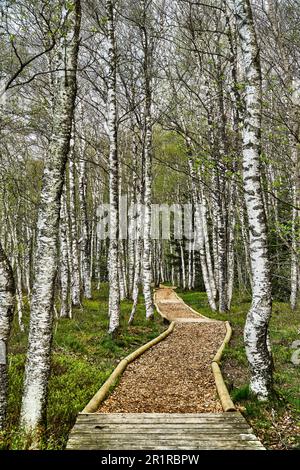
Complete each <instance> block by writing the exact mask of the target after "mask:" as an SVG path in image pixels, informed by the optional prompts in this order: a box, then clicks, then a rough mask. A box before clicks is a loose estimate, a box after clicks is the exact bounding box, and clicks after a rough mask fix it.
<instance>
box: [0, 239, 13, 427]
mask: <svg viewBox="0 0 300 470" xmlns="http://www.w3.org/2000/svg"><path fill="white" fill-rule="evenodd" d="M14 302H15V284H14V277H13V271H12V267H11V265H10V262H9V260H8V258H7V256H6V255H5V253H4V251H3V247H2V244H1V242H0V432H1V431H3V430H4V427H5V421H6V411H7V392H8V358H7V343H8V339H9V334H10V329H11V323H12V319H13V311H14Z"/></svg>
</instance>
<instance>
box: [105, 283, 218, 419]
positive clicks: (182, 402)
mask: <svg viewBox="0 0 300 470" xmlns="http://www.w3.org/2000/svg"><path fill="white" fill-rule="evenodd" d="M156 302H157V305H158V308H159V310H160V311H161V312H162V313H163V315H164V316H166V317H167V318H168V319H169V320H170V321H176V325H175V328H174V330H173V332H172V333H171V334H170V335H169V336H168V337H167V338H166V339H164V340H163V341H161V342H160V343H158V344H157V345H155V347H153V348H151V349H149V350H148V351H146V352H145V353H144V354H143V355H142V356H140V357H139V358H138V359H137V360H135V361H134V362H133V363H131V364H129V365H128V367H127V368H126V370H125V372H124V374H123V375H122V377H121V380H120V383H119V384H118V386H117V387H116V388H115V389H114V391H113V393H112V394H111V395H110V396H109V397H108V398H107V400H106V401H105V402H104V403H103V404H102V406H101V407H100V409H99V413H221V412H222V406H221V403H220V402H219V399H218V397H217V391H216V386H215V380H214V376H213V373H212V370H211V362H212V360H213V357H214V355H215V354H216V352H217V350H218V349H219V347H220V346H221V344H222V341H223V339H224V337H225V334H226V328H225V325H224V323H223V322H218V321H207V319H206V318H203V317H200V316H199V315H197V314H195V313H193V312H192V311H191V309H190V308H189V307H187V306H186V305H185V304H184V303H183V302H182V301H181V300H180V299H178V298H177V297H176V296H175V294H174V292H173V291H172V290H171V289H160V290H159V291H158V292H157V298H156ZM186 320H187V322H186ZM177 322H179V323H177Z"/></svg>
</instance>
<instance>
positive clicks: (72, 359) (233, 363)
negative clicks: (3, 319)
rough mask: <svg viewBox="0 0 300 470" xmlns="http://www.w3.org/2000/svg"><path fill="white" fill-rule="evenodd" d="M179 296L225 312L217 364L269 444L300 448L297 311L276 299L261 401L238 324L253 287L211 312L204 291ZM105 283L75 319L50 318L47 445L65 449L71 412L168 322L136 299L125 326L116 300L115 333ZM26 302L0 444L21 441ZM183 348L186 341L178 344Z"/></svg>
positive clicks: (13, 344) (16, 332) (14, 445)
mask: <svg viewBox="0 0 300 470" xmlns="http://www.w3.org/2000/svg"><path fill="white" fill-rule="evenodd" d="M178 293H179V295H180V296H181V297H182V298H183V300H184V301H185V302H186V303H187V304H189V305H191V307H193V308H194V309H195V310H197V311H201V313H202V314H204V315H206V316H207V317H211V318H214V319H219V320H227V319H228V320H229V321H230V323H231V325H232V326H233V329H234V334H233V338H232V340H231V342H230V347H228V348H227V349H226V351H225V354H224V356H223V357H224V360H223V364H222V370H223V372H224V376H225V377H226V381H227V385H228V388H229V389H230V392H231V395H232V398H233V400H234V401H235V403H236V404H237V406H238V407H240V409H242V410H243V414H244V415H245V417H246V419H247V420H248V421H249V422H250V423H251V425H252V427H253V428H254V430H255V433H256V434H257V435H258V436H259V437H260V439H261V440H262V442H263V444H264V445H265V446H266V447H267V448H269V449H296V448H300V426H299V424H300V390H299V388H300V386H299V384H300V366H296V365H293V364H292V363H291V350H290V345H291V343H292V342H293V341H294V340H295V339H299V333H298V330H299V326H300V311H299V310H298V311H296V312H291V310H290V308H289V306H288V305H287V304H286V303H279V302H275V303H274V308H273V318H272V322H271V338H272V346H273V353H274V359H275V387H276V390H277V393H278V398H275V399H274V400H272V401H270V402H268V403H266V404H262V403H259V402H257V401H256V400H254V399H253V398H252V397H251V396H250V395H249V390H248V386H247V383H248V379H249V376H248V370H247V360H246V357H245V353H244V349H243V338H242V331H243V325H244V321H245V317H246V313H247V311H248V309H249V305H250V295H249V294H243V295H241V294H240V295H237V294H236V295H235V296H234V299H233V306H232V310H231V312H230V313H228V314H226V315H221V314H218V313H216V314H213V313H212V312H211V311H210V309H209V307H208V305H207V300H206V295H205V294H204V293H201V292H178ZM107 298H108V289H107V285H106V284H103V285H102V286H101V291H100V292H98V291H94V294H93V300H89V301H85V302H84V305H83V309H77V310H75V311H74V318H73V320H71V321H70V320H68V319H59V320H55V322H54V336H53V358H52V372H51V379H50V387H49V403H48V427H47V443H46V441H45V444H44V448H45V449H63V448H64V447H65V444H66V441H67V438H68V434H69V431H70V429H71V428H72V427H73V425H74V423H75V420H76V416H77V414H78V412H79V411H81V410H82V409H83V408H84V406H85V405H86V404H87V403H88V401H89V400H90V398H91V397H92V396H93V395H94V394H95V392H96V391H97V390H98V389H99V388H100V386H101V385H102V384H103V383H104V382H105V380H106V379H107V377H108V376H109V375H110V374H111V372H112V370H113V369H114V368H115V367H116V365H117V364H118V362H119V361H120V360H121V359H122V358H123V357H125V356H126V355H127V354H129V353H130V352H132V351H134V350H135V349H137V348H138V347H139V346H140V345H142V344H145V343H146V342H147V341H150V340H151V339H152V338H154V337H156V336H157V335H159V334H160V333H161V332H162V331H164V330H165V329H166V325H165V324H164V323H163V320H162V318H161V317H160V316H159V315H156V317H155V320H154V321H153V322H151V323H150V324H149V322H147V321H146V320H145V313H144V305H143V300H142V297H141V299H140V302H139V305H138V310H137V316H136V322H135V325H134V326H132V327H128V326H127V320H128V317H129V315H130V310H131V302H130V301H124V302H122V305H121V312H122V320H121V329H120V334H119V336H118V338H117V339H116V340H115V341H112V339H111V338H110V337H109V336H108V335H107V324H108V320H107ZM28 320H29V315H28V307H27V308H26V311H25V312H24V321H25V332H24V333H22V332H20V329H19V327H18V324H17V321H16V319H15V321H14V326H13V331H12V335H11V341H10V351H9V353H10V354H9V366H10V367H9V369H10V389H9V413H8V419H9V432H8V433H7V435H5V436H2V438H1V436H0V449H7V448H10V449H18V448H20V439H19V435H18V431H17V425H18V417H19V412H20V405H21V396H22V385H23V372H24V363H25V356H26V348H27V335H28ZM182 352H183V353H184V349H183V351H182Z"/></svg>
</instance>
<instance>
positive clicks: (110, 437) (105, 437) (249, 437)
mask: <svg viewBox="0 0 300 470" xmlns="http://www.w3.org/2000/svg"><path fill="white" fill-rule="evenodd" d="M71 437H72V438H74V439H81V438H91V439H93V440H94V439H96V440H97V441H98V442H103V441H114V440H117V441H120V440H124V439H126V440H128V441H130V440H134V441H135V442H136V441H140V440H142V441H144V440H145V439H159V440H163V441H165V440H167V441H172V442H175V441H185V440H187V441H198V440H204V441H211V440H213V441H215V440H217V441H224V442H228V441H258V439H257V437H256V436H255V435H254V434H241V433H240V434H231V435H228V436H224V435H222V434H218V433H215V434H211V435H210V434H199V433H198V434H197V433H189V434H178V435H177V434H176V435H174V434H173V435H168V434H162V433H159V434H155V433H152V434H151V433H149V434H147V435H145V434H143V435H141V434H139V433H137V434H134V435H128V434H125V433H123V434H119V433H115V434H104V433H103V434H102V435H100V436H96V435H95V434H94V433H91V432H78V433H76V432H73V433H72V435H71ZM258 442H259V441H258Z"/></svg>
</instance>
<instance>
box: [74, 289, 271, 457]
mask: <svg viewBox="0 0 300 470" xmlns="http://www.w3.org/2000/svg"><path fill="white" fill-rule="evenodd" d="M155 301H156V306H157V309H158V310H159V312H160V314H161V315H162V316H163V317H165V318H167V319H168V320H170V321H173V322H175V327H174V329H173V332H172V333H171V334H170V335H169V336H167V337H166V338H165V339H164V340H163V341H161V342H160V343H158V344H156V345H155V346H153V347H152V348H151V349H148V350H147V351H146V352H145V353H144V354H143V355H142V356H140V357H139V358H138V359H136V360H135V361H134V362H132V363H130V364H129V365H128V366H127V368H126V370H125V372H124V374H123V376H122V377H121V380H120V383H119V385H118V386H117V387H116V388H115V390H114V391H113V393H112V394H111V395H110V396H109V397H108V398H107V399H106V401H104V403H102V405H101V407H100V409H99V410H98V412H96V413H85V412H82V413H79V415H78V417H77V420H76V424H75V426H74V428H73V429H72V431H71V433H70V436H69V440H68V444H67V449H77V450H164V449H166V450H172V449H175V450H212V449H215V450H225V449H235V450H263V449H264V447H263V446H262V444H261V442H260V441H259V440H258V439H257V437H256V436H255V435H254V434H253V431H252V429H251V428H249V425H248V423H247V422H246V420H245V419H244V418H243V416H242V415H241V413H239V412H236V411H235V412H226V413H224V412H222V407H221V404H220V402H219V400H218V398H217V391H216V388H215V383H214V377H213V374H212V372H211V361H212V359H213V357H214V355H215V353H216V351H217V349H218V348H219V346H220V345H221V343H222V341H223V338H224V336H225V332H226V328H225V324H224V322H219V321H213V320H210V319H208V318H206V317H203V316H202V315H197V313H195V312H194V311H193V310H192V309H191V308H189V307H188V306H187V305H186V304H185V303H184V302H183V301H182V300H181V299H179V297H177V296H176V294H175V293H174V291H173V290H172V289H170V288H161V289H159V290H158V291H157V292H156V295H155Z"/></svg>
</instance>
